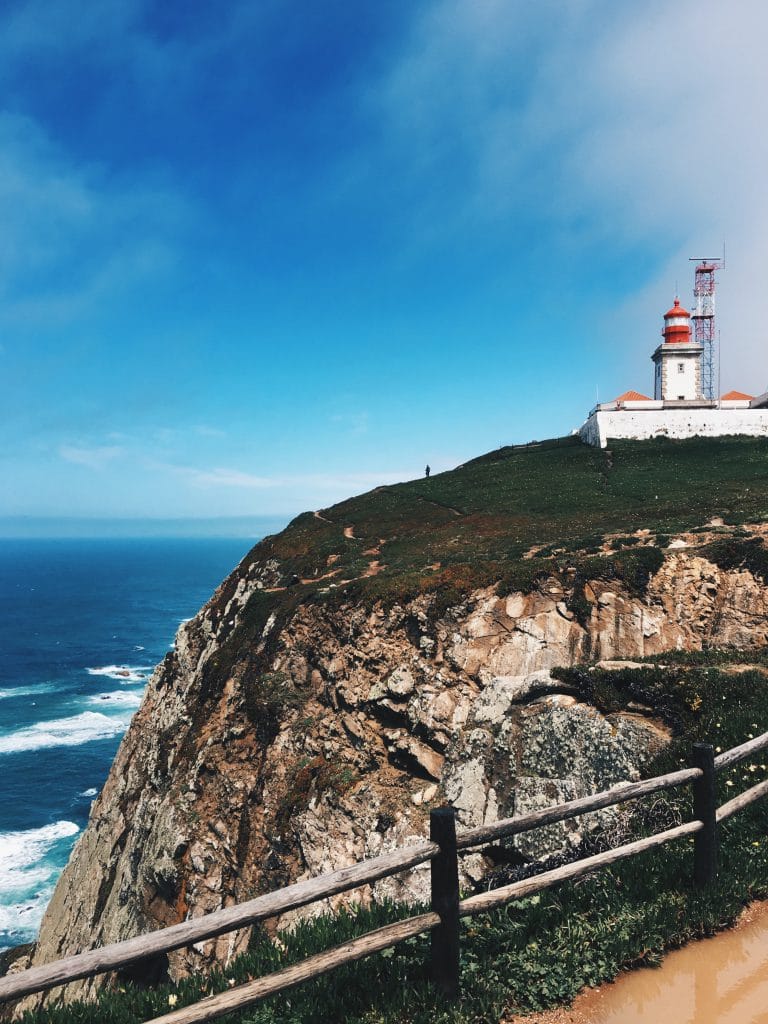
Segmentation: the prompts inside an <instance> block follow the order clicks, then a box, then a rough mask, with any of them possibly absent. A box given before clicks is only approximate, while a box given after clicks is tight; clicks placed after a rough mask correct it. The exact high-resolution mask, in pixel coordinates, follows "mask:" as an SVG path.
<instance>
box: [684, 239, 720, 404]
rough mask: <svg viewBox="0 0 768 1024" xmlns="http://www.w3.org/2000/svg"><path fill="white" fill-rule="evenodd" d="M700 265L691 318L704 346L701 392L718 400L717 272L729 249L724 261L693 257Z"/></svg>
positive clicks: (696, 274) (706, 396) (698, 341)
mask: <svg viewBox="0 0 768 1024" xmlns="http://www.w3.org/2000/svg"><path fill="white" fill-rule="evenodd" d="M690 261H691V262H695V263H696V272H695V284H694V288H693V294H694V297H695V299H696V305H695V307H694V312H693V315H692V317H691V319H692V320H693V340H694V341H695V342H696V344H697V345H701V346H702V347H703V350H704V351H703V353H702V357H701V391H702V394H703V395H704V397H705V398H708V399H710V400H711V401H714V400H715V398H716V397H717V395H716V394H715V391H716V389H717V388H718V381H719V378H720V359H719V351H718V349H719V346H718V345H717V334H716V333H715V284H716V281H715V271H716V270H721V269H722V268H723V265H724V263H725V246H723V259H722V260H721V259H720V258H717V259H699V258H697V257H695V256H691V257H690Z"/></svg>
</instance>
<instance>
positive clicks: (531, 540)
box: [206, 438, 768, 692]
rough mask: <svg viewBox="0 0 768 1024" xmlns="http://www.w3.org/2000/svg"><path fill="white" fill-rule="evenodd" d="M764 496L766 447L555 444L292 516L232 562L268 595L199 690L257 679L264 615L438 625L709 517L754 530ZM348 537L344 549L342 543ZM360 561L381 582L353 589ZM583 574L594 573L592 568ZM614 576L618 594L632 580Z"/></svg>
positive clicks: (730, 441)
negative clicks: (378, 613)
mask: <svg viewBox="0 0 768 1024" xmlns="http://www.w3.org/2000/svg"><path fill="white" fill-rule="evenodd" d="M767 484H768V444H766V442H765V441H763V440H760V439H754V438H693V439H690V440H685V441H645V442H639V441H638V442H631V441H625V442H617V443H615V444H614V445H613V446H612V450H611V459H610V460H608V459H607V458H606V455H605V452H602V451H599V450H597V449H594V448H591V447H588V446H586V445H583V444H581V443H580V442H579V441H578V440H577V439H575V438H560V439H556V440H552V441H544V442H541V443H540V444H535V445H523V446H518V447H510V448H501V449H499V450H498V451H495V452H491V453H489V454H487V455H484V456H482V457H481V458H479V459H474V460H473V461H471V462H468V463H466V464H465V465H463V466H460V467H458V468H457V469H455V470H452V471H450V472H447V473H440V474H438V475H436V476H432V477H430V478H429V479H419V480H412V481H410V482H408V483H402V484H395V485H393V486H388V487H378V488H376V489H374V490H372V491H369V492H368V493H367V494H362V495H359V496H357V497H355V498H350V499H349V500H347V501H343V502H340V503H339V504H338V505H334V506H333V507H332V508H329V509H324V510H322V512H321V516H322V518H318V517H317V516H315V515H313V514H312V513H304V514H302V515H300V516H298V517H297V518H296V519H295V520H294V521H293V522H292V523H290V524H289V526H288V527H287V528H286V529H285V530H284V531H283V532H282V533H280V534H277V535H275V536H272V537H267V538H265V539H264V540H263V541H262V542H261V543H260V544H258V545H256V547H255V548H254V549H253V550H252V551H251V552H250V553H249V555H248V556H247V557H246V560H245V564H246V566H247V565H248V564H249V563H253V562H256V563H259V564H262V565H263V564H264V563H265V562H267V561H268V560H274V561H275V562H276V563H277V565H278V572H279V577H280V579H279V583H278V586H279V587H280V588H282V589H278V590H277V591H276V592H273V593H268V592H266V591H260V592H258V593H256V594H254V595H253V597H252V598H251V599H250V602H249V604H248V606H247V607H246V609H245V611H244V614H243V615H242V616H241V620H240V622H239V624H238V626H237V628H236V629H235V630H234V631H233V633H232V634H231V636H230V637H229V638H228V640H227V642H226V643H225V644H224V645H223V647H222V649H221V650H220V651H219V652H218V653H217V655H216V657H215V658H213V659H212V660H211V661H210V663H209V664H208V665H207V668H206V686H207V688H208V690H209V691H210V692H218V691H219V690H220V688H221V686H222V685H223V684H224V682H225V681H226V679H227V678H228V676H229V675H230V674H231V673H232V672H246V673H250V674H254V675H259V674H261V673H263V672H265V671H268V667H269V661H270V656H271V653H272V652H271V645H270V642H269V641H268V642H267V643H265V644H262V643H260V637H261V632H262V630H263V628H264V625H265V623H266V622H267V620H268V618H269V616H270V615H271V614H273V613H274V614H275V616H276V618H277V622H278V626H279V625H280V624H281V623H284V622H286V621H287V620H288V619H289V618H290V616H291V615H292V614H293V612H294V611H295V610H296V609H297V608H298V607H299V605H301V604H306V603H313V604H317V605H320V606H328V607H329V608H333V607H335V606H337V605H339V604H340V603H357V604H362V605H364V606H367V607H370V606H372V605H373V604H375V603H376V602H381V603H382V604H383V605H385V606H388V605H392V604H394V603H402V602H405V601H408V600H411V599H413V598H416V597H418V596H419V595H421V594H427V595H435V596H434V597H433V599H432V600H433V605H432V614H434V615H438V614H442V613H443V612H444V611H445V610H446V609H448V608H450V607H451V606H453V605H458V604H460V602H461V601H462V600H463V599H464V598H465V597H466V596H467V595H468V594H469V593H471V592H472V591H473V590H475V589H476V588H478V587H481V586H497V587H498V588H499V590H500V591H506V592H510V591H512V590H515V589H521V590H530V589H532V588H533V587H535V586H536V585H537V584H538V582H539V581H540V580H541V579H542V578H543V577H544V576H546V575H547V574H548V573H550V572H553V571H560V570H561V569H562V568H563V567H564V566H566V565H567V562H568V560H569V559H570V560H571V561H572V560H573V559H574V558H580V559H582V560H583V559H584V558H585V557H589V556H590V555H594V556H596V557H600V555H601V554H602V551H601V548H602V544H603V541H604V539H605V538H606V537H609V539H610V542H611V546H612V549H613V551H614V556H615V557H614V556H612V557H614V562H613V563H612V564H613V566H614V567H617V566H620V564H621V560H620V559H619V557H618V556H619V555H620V553H621V551H622V549H624V552H625V553H624V555H623V556H622V557H623V559H624V562H625V564H626V565H627V566H630V565H632V564H633V563H632V560H631V559H630V557H629V553H630V550H631V551H634V552H636V553H637V555H638V558H639V559H642V558H648V557H653V556H647V554H643V553H642V552H647V549H648V545H649V544H653V543H654V538H655V542H656V546H657V547H659V548H660V547H664V546H666V544H667V543H668V541H669V538H670V537H672V536H674V534H675V533H677V532H679V531H680V530H682V529H692V528H699V527H701V526H702V524H703V523H705V522H706V521H707V520H708V519H710V518H711V517H713V516H720V517H722V518H723V519H725V520H726V521H727V522H728V523H731V524H734V523H735V524H738V523H743V522H746V521H753V522H754V521H761V520H763V519H764V518H765V517H766V514H767V513H768V505H766V500H765V494H766V491H767V488H766V485H767ZM348 527H351V528H352V536H348V535H346V536H345V528H348ZM638 529H647V530H649V531H650V539H649V540H645V541H644V542H643V546H640V542H639V541H638V538H637V537H636V536H634V533H635V531H637V530H638ZM348 532H349V531H347V533H348ZM614 535H618V536H614ZM563 538H571V539H570V540H565V541H564V540H563ZM732 540H735V539H734V538H732ZM725 543H726V539H724V541H723V545H725ZM723 545H721V546H720V547H718V546H717V545H716V544H715V545H713V546H712V554H713V558H719V559H721V560H727V559H728V558H731V559H735V558H737V557H739V556H740V553H739V552H734V551H730V550H725V548H724V546H723ZM534 548H539V549H540V550H539V552H538V555H537V557H536V558H535V559H533V564H531V562H530V561H529V560H528V559H526V558H524V556H525V555H526V554H527V553H529V552H530V551H531V549H534ZM758 549H759V550H758ZM747 556H748V561H747V562H746V563H745V564H747V565H748V566H749V567H754V568H756V569H758V570H759V571H760V572H761V573H762V571H763V569H764V568H765V565H766V559H768V556H766V555H765V549H764V548H763V547H762V545H759V544H758V545H753V546H752V548H750V549H749V551H747V552H746V555H743V554H742V555H741V557H742V558H743V557H747ZM374 559H375V560H377V561H378V562H379V563H380V564H381V566H382V571H381V572H380V573H379V574H378V575H374V576H367V577H366V576H365V575H364V573H365V570H366V568H367V566H368V564H369V563H370V562H371V561H373V560H374ZM634 564H637V563H634ZM739 564H740V563H739ZM592 570H593V571H595V572H596V573H597V575H598V576H599V575H600V574H601V573H603V571H604V569H603V567H601V566H600V564H599V563H597V562H595V563H593V566H592ZM642 571H643V570H642V567H641V569H640V573H641V575H642ZM329 573H332V574H333V575H330V576H329V575H327V574H329ZM614 575H618V576H619V577H620V578H623V579H624V581H625V582H627V578H628V577H629V576H631V575H632V574H631V573H627V574H626V575H625V576H624V577H622V576H621V571H620V570H619V571H618V572H617V573H614ZM582 578H583V579H587V578H589V577H588V573H582ZM583 579H582V582H583ZM297 580H299V581H301V582H298V583H297V582H296V581H297ZM630 582H631V580H630ZM575 611H576V612H577V614H579V615H580V617H581V618H583V617H584V615H585V613H586V608H585V607H582V606H580V605H579V602H578V594H577V596H576V607H575ZM278 632H279V628H276V629H273V630H272V636H275V635H276V634H277V633H278Z"/></svg>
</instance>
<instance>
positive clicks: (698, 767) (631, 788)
mask: <svg viewBox="0 0 768 1024" xmlns="http://www.w3.org/2000/svg"><path fill="white" fill-rule="evenodd" d="M765 749H768V733H764V734H763V735H761V736H758V737H756V738H755V739H751V740H749V741H748V742H746V743H742V744H741V745H739V746H737V747H734V748H733V749H731V750H728V751H726V752H725V753H722V754H720V755H718V756H717V757H714V752H713V750H712V748H711V747H710V746H708V745H707V744H695V745H694V749H693V754H692V760H693V762H694V766H693V767H689V768H683V769H681V770H679V771H674V772H670V773H668V774H666V775H660V776H657V777H656V778H653V779H644V780H642V781H641V782H633V783H629V784H626V785H619V786H616V787H615V788H613V789H610V790H606V791H603V792H601V793H595V794H593V795H590V796H586V797H580V798H579V799H578V800H570V801H568V802H566V803H562V804H557V805H554V806H552V807H547V808H544V809H542V810H539V811H533V812H531V813H529V814H525V815H520V816H518V817H513V818H506V819H503V820H501V821H497V822H495V823H494V824H492V825H483V826H480V827H479V828H474V829H469V830H468V831H466V832H463V833H461V834H459V835H458V836H457V835H456V833H455V811H454V810H453V808H440V809H439V810H437V811H433V812H432V814H431V817H430V833H431V838H432V841H425V842H421V843H417V844H414V845H411V846H406V847H402V848H400V849H398V850H395V851H393V852H391V853H387V854H384V855H383V856H381V857H376V858H372V859H370V860H365V861H360V862H359V863H357V864H353V865H351V866H350V867H347V868H342V869H340V870H338V871H334V872H331V873H329V874H325V875H319V876H317V877H316V878H311V879H308V880H306V881H303V882H296V883H294V884H293V885H289V886H286V887H285V888H283V889H279V890H276V891H275V892H272V893H267V894H265V895H264V896H258V897H257V898H256V899H253V900H249V901H247V902H245V903H241V904H238V905H237V906H234V907H228V908H226V909H223V910H218V911H214V912H213V913H211V914H207V915H205V916H203V917H200V918H195V919H193V920H190V921H184V922H182V923H181V924H176V925H171V926H170V927H168V928H163V929H159V930H158V931H155V932H150V933H148V934H146V935H140V936H136V937H135V938H132V939H127V940H125V941H123V942H118V943H114V944H112V945H108V946H103V947H101V948H100V949H93V950H88V951H87V952H85V953H80V954H77V955H76V956H71V957H67V958H66V959H63V960H58V961H56V962H55V963H51V964H44V965H40V966H38V967H32V968H29V969H28V970H26V971H21V972H19V973H18V974H14V975H11V976H7V977H5V978H0V1001H4V1000H15V999H19V998H21V997H23V996H27V995H31V994H33V993H37V992H44V991H46V990H47V989H50V988H54V987H56V986H59V985H63V984H66V983H68V982H71V981H77V980H80V979H83V978H89V977H93V976H95V975H97V974H101V973H104V972H107V971H114V970H117V969H120V968H122V967H127V966H129V965H131V964H135V963H136V962H138V961H140V960H143V959H145V958H146V957H150V956H155V955H157V954H160V953H168V952H171V951H172V950H174V949H180V948H182V947H184V946H191V945H192V944H194V943H197V942H200V941H202V940H204V939H210V938H214V937H215V936H217V935H221V934H223V933H225V932H229V931H234V930H235V929H237V928H243V927H247V926H249V925H252V924H254V923H256V922H257V921H262V920H264V919H265V918H274V917H277V916H278V915H280V914H283V913H285V912H287V911H289V910H295V909H298V908H299V907H303V906H307V905H309V904H311V903H316V902H318V901H319V900H322V899H326V898H328V897H330V896H334V895H337V894H339V893H342V892H347V891H349V890H351V889H355V888H358V887H360V886H363V885H369V884H371V883H373V882H376V881H378V880H379V879H382V878H387V877H389V876H390V875H394V874H398V873H400V872H402V871H407V870H410V869H412V868H414V867H418V866H419V865H421V864H425V863H428V862H429V863H430V865H431V872H432V909H431V911H430V912H428V913H424V914H418V915H416V916H414V917H409V918H407V919H406V920H403V921H397V922H395V923H394V924H391V925H386V926H385V927H383V928H378V929H376V930H375V931H371V932H368V933H367V934H365V935H363V936H360V937H359V938H356V939H352V940H350V941H349V942H345V943H343V944H342V945H339V946H335V947H334V948H332V949H329V950H326V951H325V952H323V953H318V954H315V955H314V956H311V957H308V958H307V959H305V960H303V961H301V963H298V964H294V965H292V966H290V967H286V968H283V969H282V970H279V971H277V972H275V973H273V974H270V975H268V976H266V977H263V978H258V979H256V980H255V981H249V982H248V983H246V984H244V985H240V986H238V987H236V988H232V989H229V990H227V991H226V992H222V993H220V994H218V995H213V996H208V997H206V998H204V999H201V1000H199V1001H198V1002H197V1003H194V1004H193V1005H191V1006H187V1007H184V1008H181V1009H179V1010H174V1011H172V1012H170V1013H167V1014H165V1015H163V1016H162V1017H158V1018H155V1020H154V1021H153V1022H152V1024H196V1022H199V1021H208V1020H214V1019H215V1018H217V1017H220V1016H222V1015H223V1014H226V1013H230V1012H232V1011H233V1010H239V1009H244V1008H245V1007H247V1006H251V1005H253V1004H254V1003H256V1002H258V1001H260V1000H261V999H264V998H266V997H267V996H270V995H274V994H276V993H277V992H282V991H285V990H286V989H288V988H292V987H293V986H295V985H298V984H300V983H301V982H303V981H306V980H308V979H310V978H315V977H319V976H320V975H322V974H326V973H328V972H329V971H332V970H335V969H336V968H337V967H340V966H342V965H343V964H349V963H352V962H354V961H356V960H360V959H362V958H363V957H366V956H369V955H370V954H372V953H376V952H380V951H382V950H384V949H388V948H390V947H392V946H394V945H397V943H399V942H402V941H404V940H405V939H407V938H411V937H413V936H415V935H420V934H423V933H425V932H432V978H433V981H434V983H435V985H436V987H437V988H438V991H439V992H441V994H442V995H443V996H444V997H446V998H448V999H452V998H455V996H456V995H457V993H458V970H459V961H458V942H459V929H458V922H459V918H460V917H468V916H473V915H475V914H481V913H486V912H487V911H490V910H493V909H495V908H497V907H500V906H503V905H504V904H506V903H509V902H510V901H512V900H518V899H522V898H524V897H526V896H531V895H533V894H534V893H537V892H541V891H542V890H544V889H548V888H550V887H551V886H553V885H557V884H559V883H561V882H565V881H569V880H573V879H576V878H581V877H583V876H585V875H588V874H590V873H592V872H594V871H598V870H600V869H602V868H606V867H608V866H610V865H611V864H615V863H617V862H618V861H621V860H624V859H626V858H628V857H633V856H636V855H637V854H640V853H643V852H645V851H648V850H652V849H656V848H658V847H660V846H663V845H664V844H666V843H669V842H673V841H675V840H678V839H682V838H684V837H687V836H692V837H693V838H694V868H695V870H694V878H695V882H696V884H697V885H699V886H705V885H709V884H711V883H712V882H713V881H714V879H715V876H716V871H717V826H718V824H719V823H720V822H722V821H725V820H726V819H728V818H730V817H732V816H733V815H734V814H737V813H738V812H739V811H742V810H744V809H745V808H746V807H748V806H749V805H750V804H752V803H754V802H755V801H756V800H759V799H761V798H762V797H764V796H766V795H768V780H766V781H765V782H760V783H758V784H757V785H755V786H752V787H751V789H748V790H745V791H744V792H743V793H740V794H739V795H738V796H735V797H734V798H733V799H731V800H729V801H728V802H727V803H725V804H722V805H721V806H720V807H719V808H716V807H715V802H714V785H713V781H714V774H715V773H716V772H717V771H720V770H722V769H723V768H727V767H730V766H731V765H733V764H736V763H738V762H739V761H742V760H744V759H746V758H748V757H750V756H752V755H753V754H756V753H758V752H759V751H762V750H765ZM689 783H692V784H693V797H694V814H695V815H696V816H695V817H694V820H693V821H688V822H685V823H684V824H682V825H678V826H676V827H675V828H671V829H667V830H666V831H663V832H658V833H655V834H654V835H650V836H646V837H644V838H642V839H638V840H635V841H634V842H631V843H626V844H624V845H622V846H618V847H614V848H613V849H610V850H606V851H604V852H602V853H598V854H594V855H593V856H590V857H584V858H582V859H580V860H577V861H574V862H572V863H570V864H565V865H563V866H561V867H558V868H554V869H552V870H549V871H543V872H540V873H539V874H537V875H534V876H532V877H530V878H526V879H522V880H520V881H517V882H513V883H511V884H510V885H505V886H502V887H500V888H498V889H491V890H489V891H487V892H482V893H478V894H476V895H474V896H470V897H468V898H467V899H464V900H463V901H461V902H459V887H458V875H457V872H456V870H455V865H456V856H457V854H458V853H459V852H461V851H464V850H468V849H472V848H473V847H477V846H482V845H485V844H488V843H492V842H495V841H497V840H500V839H503V838H506V837H509V836H514V835H519V834H521V833H523V832H528V831H531V830H532V829H536V828H541V827H542V826H545V825H553V824H556V823H558V822H561V821H566V820H568V819H570V818H575V817H578V816H580V815H583V814H588V813H590V812H593V811H597V810H601V809H603V808H606V807H613V806H617V805H619V804H623V803H626V802H627V801H629V800H636V799H638V798H640V797H644V796H648V795H650V794H652V793H658V792H661V791H663V790H667V789H672V788H675V787H679V786H684V785H687V784H689ZM436 961H440V962H436Z"/></svg>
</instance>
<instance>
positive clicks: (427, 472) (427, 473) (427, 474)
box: [424, 463, 432, 479]
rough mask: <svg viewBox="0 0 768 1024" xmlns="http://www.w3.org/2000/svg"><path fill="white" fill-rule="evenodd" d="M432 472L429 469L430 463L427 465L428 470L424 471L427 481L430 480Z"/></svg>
mask: <svg viewBox="0 0 768 1024" xmlns="http://www.w3.org/2000/svg"><path fill="white" fill-rule="evenodd" d="M431 472H432V470H431V469H430V468H429V463H427V468H426V469H425V470H424V476H425V477H426V478H427V479H429V474H430V473H431Z"/></svg>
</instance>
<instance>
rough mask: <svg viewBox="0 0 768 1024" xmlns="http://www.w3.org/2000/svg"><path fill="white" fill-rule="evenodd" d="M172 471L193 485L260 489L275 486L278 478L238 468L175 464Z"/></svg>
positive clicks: (278, 482) (277, 483)
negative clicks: (206, 467) (202, 467)
mask: <svg viewBox="0 0 768 1024" xmlns="http://www.w3.org/2000/svg"><path fill="white" fill-rule="evenodd" d="M172 469H173V471H174V472H176V473H179V474H180V475H181V476H184V477H186V479H187V480H188V481H189V482H190V483H191V484H193V485H194V486H195V487H243V488H246V489H252V488H253V489H258V490H261V489H263V488H266V487H277V486H279V484H280V481H279V480H276V479H273V478H271V477H266V476H256V475H255V474H253V473H245V472H243V471H242V470H239V469H227V468H225V467H218V468H216V469H194V468H193V467H191V466H175V467H172Z"/></svg>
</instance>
